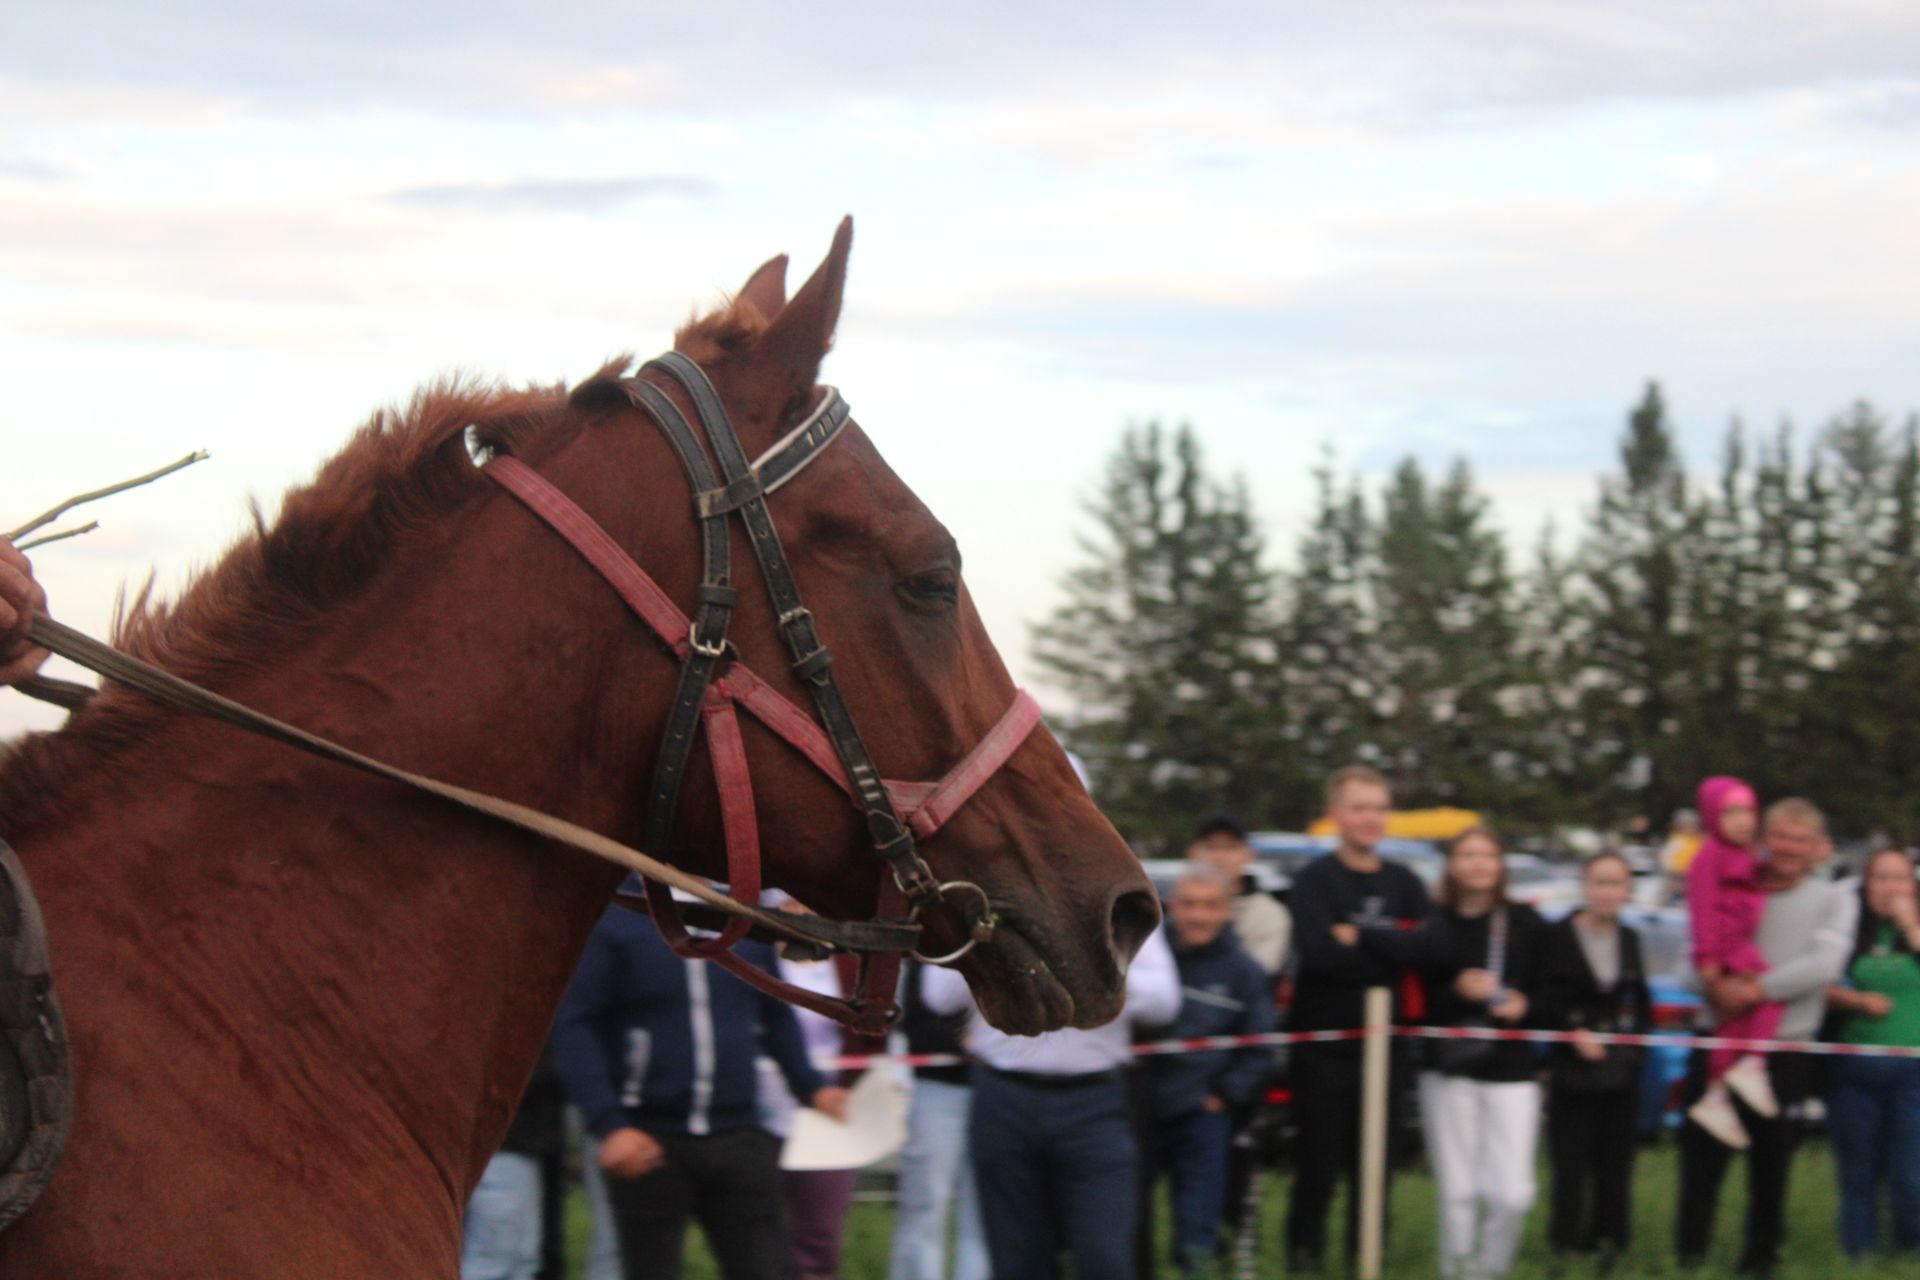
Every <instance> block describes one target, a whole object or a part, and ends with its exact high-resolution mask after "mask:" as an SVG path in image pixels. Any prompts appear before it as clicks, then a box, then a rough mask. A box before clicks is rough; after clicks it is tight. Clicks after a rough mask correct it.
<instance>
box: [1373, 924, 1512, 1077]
mask: <svg viewBox="0 0 1920 1280" xmlns="http://www.w3.org/2000/svg"><path fill="white" fill-rule="evenodd" d="M1502 910H1504V911H1505V913H1506V920H1507V924H1506V929H1507V954H1506V961H1505V963H1504V964H1503V965H1502V967H1501V974H1500V979H1501V981H1502V982H1503V983H1504V984H1505V985H1506V987H1507V988H1509V989H1510V990H1513V991H1518V992H1519V993H1520V994H1521V995H1523V996H1525V997H1526V998H1527V1013H1526V1016H1525V1017H1524V1018H1522V1019H1521V1020H1520V1021H1519V1022H1516V1023H1495V1022H1491V1021H1489V1019H1488V1017H1487V1007H1486V1005H1485V1004H1483V1003H1481V1002H1478V1001H1473V1000H1465V999H1462V998H1461V997H1460V995H1459V994H1458V993H1456V992H1455V991H1454V989H1453V982H1454V979H1455V978H1457V977H1459V976H1460V974H1461V972H1462V971H1463V970H1466V969H1484V968H1486V967H1487V964H1488V953H1489V951H1490V949H1491V943H1492V932H1493V930H1492V925H1493V918H1494V913H1493V912H1488V913H1487V914H1485V915H1478V916H1463V915H1459V914H1457V913H1455V912H1452V911H1448V910H1445V909H1442V910H1440V911H1437V912H1435V913H1434V915H1433V916H1432V918H1430V919H1429V920H1428V921H1427V922H1426V924H1424V925H1422V926H1421V927H1420V928H1418V929H1416V930H1414V931H1413V932H1412V933H1400V932H1393V931H1389V930H1378V929H1367V930H1363V931H1362V933H1361V938H1362V942H1363V945H1365V946H1366V947H1367V948H1368V949H1369V950H1371V951H1373V952H1375V953H1376V954H1379V955H1382V956H1384V957H1387V958H1389V959H1397V960H1400V961H1402V962H1404V963H1406V964H1410V965H1412V966H1413V967H1414V968H1415V969H1418V970H1419V971H1420V975H1421V977H1422V978H1423V979H1424V980H1425V982H1426V989H1427V1016H1426V1019H1425V1021H1426V1024H1427V1025H1428V1026H1433V1027H1462V1026H1495V1027H1512V1028H1515V1029H1522V1030H1524V1029H1531V1028H1537V1027H1539V1026H1540V1025H1541V1023H1540V990H1541V981H1542V979H1543V977H1544V976H1545V943H1546V935H1547V922H1546V921H1544V920H1542V919H1541V918H1540V914H1539V913H1538V912H1537V911H1535V910H1534V909H1533V908H1532V907H1529V906H1527V905H1526V904H1525V903H1519V902H1516V903H1509V904H1508V905H1507V906H1506V907H1504V908H1502ZM1433 1043H1434V1044H1445V1043H1447V1042H1445V1041H1435V1042H1433ZM1449 1057H1450V1055H1448V1054H1447V1053H1445V1052H1444V1051H1439V1050H1436V1051H1434V1052H1431V1053H1429V1054H1428V1055H1427V1060H1428V1062H1429V1064H1430V1066H1431V1067H1433V1068H1434V1069H1437V1070H1441V1071H1445V1072H1447V1073H1448V1074H1453V1075H1460V1076H1464V1077H1466V1078H1468V1079H1470V1080H1484V1081H1487V1082H1489V1083H1495V1084H1500V1083H1513V1082H1515V1081H1521V1080H1531V1079H1533V1078H1534V1076H1535V1075H1536V1074H1538V1072H1539V1069H1540V1055H1539V1053H1538V1051H1537V1050H1535V1048H1534V1047H1533V1045H1531V1044H1529V1043H1527V1042H1526V1041H1524V1040H1502V1041H1498V1042H1495V1043H1494V1044H1492V1046H1491V1047H1490V1048H1489V1049H1488V1050H1487V1051H1486V1052H1485V1053H1483V1054H1476V1055H1475V1056H1474V1061H1473V1062H1472V1063H1471V1065H1464V1066H1459V1067H1457V1068H1456V1067H1454V1066H1450V1065H1449V1061H1448V1059H1449Z"/></svg>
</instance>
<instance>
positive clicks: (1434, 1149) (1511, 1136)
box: [1420, 1071, 1540, 1280]
mask: <svg viewBox="0 0 1920 1280" xmlns="http://www.w3.org/2000/svg"><path fill="white" fill-rule="evenodd" d="M1420 1116H1421V1123H1422V1127H1423V1128H1424V1129H1425V1131H1426V1138H1427V1160H1428V1162H1429V1163H1430V1164H1431V1165H1432V1167H1433V1181H1434V1185H1435V1186H1436V1187H1437V1188H1438V1190H1439V1192H1440V1215H1439V1216H1440V1267H1441V1271H1442V1272H1443V1273H1444V1274H1446V1275H1448V1276H1458V1277H1461V1278H1462V1280H1481V1278H1482V1277H1492V1276H1504V1275H1505V1274H1507V1272H1509V1271H1511V1270H1512V1269H1513V1259H1514V1255H1515V1254H1516V1253H1518V1252H1519V1249H1520V1235H1521V1232H1522V1231H1524V1230H1525V1229H1526V1225H1527V1214H1528V1213H1529V1212H1530V1211H1531V1210H1532V1209H1533V1202H1534V1198H1535V1195H1536V1190H1537V1189H1536V1187H1535V1183H1534V1173H1533V1152H1534V1147H1535V1145H1536V1143H1537V1141H1538V1139H1539V1136H1540V1086H1539V1085H1538V1084H1536V1083H1535V1082H1533V1081H1531V1080H1521V1081H1516V1082H1514V1083H1511V1084H1496V1083H1491V1082H1489V1081H1485V1080H1474V1079H1471V1078H1470V1077H1467V1076H1450V1075H1446V1074H1444V1073H1443V1072H1439V1071H1424V1072H1422V1073H1421V1074H1420Z"/></svg>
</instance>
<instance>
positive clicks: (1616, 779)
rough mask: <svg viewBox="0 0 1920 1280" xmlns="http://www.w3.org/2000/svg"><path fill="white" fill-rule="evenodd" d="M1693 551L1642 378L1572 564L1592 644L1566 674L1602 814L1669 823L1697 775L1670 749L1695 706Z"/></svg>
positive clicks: (1672, 457)
mask: <svg viewBox="0 0 1920 1280" xmlns="http://www.w3.org/2000/svg"><path fill="white" fill-rule="evenodd" d="M1698 549H1699V511H1698V509H1697V507H1696V505H1695V503H1694V500H1693V495H1692V492H1691V488H1690V486H1689V484H1688V482H1687V477H1686V471H1685V469H1684V467H1683V466H1682V464H1681V461H1680V458H1679V455H1678V453H1677V452H1676V450H1675V447H1674V440H1673V431H1672V428H1671V426H1670V425H1669V424H1668V421H1667V411H1666V404H1665V402H1664V400H1663V399H1662V398H1661V395H1660V388H1659V386H1658V384H1655V383H1649V384H1648V386H1647V390H1646V393H1645V395H1644V396H1643V397H1642V398H1641V400H1640V403H1639V404H1638V405H1637V406H1636V407H1635V408H1634V409H1633V411H1632V413H1631V414H1630V415H1629V417H1628V420H1627V433H1626V438H1625V440H1624V441H1623V442H1622V444H1621V448H1620V471H1619V473H1618V474H1617V475H1613V476H1608V477H1604V478H1603V479H1602V480H1601V484H1600V501H1599V503H1598V505H1597V506H1596V507H1595V509H1594V512H1593V516H1592V519H1591V521H1590V522H1589V525H1588V528H1587V531H1586V535H1585V537H1584V538H1583V539H1582V542H1581V545H1580V548H1579V551H1578V553H1577V555H1576V557H1575V561H1574V564H1573V573H1574V575H1575V577H1576V579H1577V585H1578V593H1579V608H1580V611H1581V614H1582V615H1583V616H1582V618H1581V626H1582V628H1583V630H1584V632H1585V634H1586V637H1587V640H1588V644H1587V646H1586V648H1585V652H1584V654H1583V660H1582V661H1581V663H1580V664H1579V667H1578V669H1577V670H1575V671H1574V672H1572V673H1571V675H1572V678H1573V679H1574V680H1575V681H1576V682H1577V686H1578V688H1579V689H1580V703H1579V707H1580V718H1581V720H1582V721H1583V722H1584V724H1585V726H1586V728H1587V731H1588V732H1589V733H1591V734H1592V735H1594V742H1593V746H1594V749H1595V757H1594V759H1593V761H1592V764H1593V766H1594V767H1595V768H1596V776H1595V777H1593V778H1592V779H1591V781H1592V783H1593V784H1594V786H1595V794H1596V798H1597V799H1598V800H1599V802H1600V806H1601V807H1604V809H1605V810H1606V812H1605V814H1604V816H1606V817H1608V818H1614V819H1618V818H1627V817H1647V818H1650V819H1652V820H1653V821H1656V822H1659V821H1664V820H1665V818H1666V816H1667V815H1668V814H1669V813H1671V812H1672V811H1673V810H1674V809H1675V808H1678V807H1681V806H1682V805H1683V804H1684V802H1685V800H1686V797H1687V795H1688V793H1689V792H1690V790H1691V788H1692V786H1693V783H1694V782H1695V780H1696V779H1695V778H1694V777H1693V776H1692V774H1693V769H1692V767H1691V763H1690V762H1688V761H1685V760H1684V759H1679V758H1677V757H1678V756H1680V755H1681V752H1682V750H1683V748H1684V744H1683V743H1682V742H1681V741H1680V732H1681V725H1682V723H1683V722H1684V720H1685V718H1686V717H1687V716H1689V715H1691V714H1694V713H1695V712H1696V710H1697V709H1698V700H1697V698H1696V697H1695V696H1694V694H1693V688H1694V686H1693V684H1692V676H1693V674H1694V671H1695V670H1696V669H1697V665H1698V656H1697V653H1696V652H1693V651H1692V650H1691V646H1693V645H1694V644H1695V642H1696V641H1697V639H1698V637H1697V633H1696V625H1695V624H1696V619H1694V618H1693V617H1692V616H1690V612H1689V604H1690V603H1691V602H1690V600H1689V584H1688V583H1687V581H1686V580H1685V576H1684V575H1685V573H1686V571H1687V570H1688V569H1689V567H1691V566H1693V565H1694V564H1695V563H1696V554H1697V552H1698Z"/></svg>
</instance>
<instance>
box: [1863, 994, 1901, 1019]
mask: <svg viewBox="0 0 1920 1280" xmlns="http://www.w3.org/2000/svg"><path fill="white" fill-rule="evenodd" d="M1853 1007H1854V1010H1855V1011H1856V1012H1858V1013H1863V1014H1865V1015H1866V1016H1867V1017H1869V1018H1884V1017H1886V1016H1887V1015H1888V1014H1890V1013H1892V1012H1893V997H1892V996H1889V995H1885V994H1883V993H1881V992H1878V991H1856V992H1854V994H1853Z"/></svg>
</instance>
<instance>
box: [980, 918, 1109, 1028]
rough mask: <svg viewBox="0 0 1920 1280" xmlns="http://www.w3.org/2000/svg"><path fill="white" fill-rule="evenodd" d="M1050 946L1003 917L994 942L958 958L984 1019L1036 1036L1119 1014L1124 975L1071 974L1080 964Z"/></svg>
mask: <svg viewBox="0 0 1920 1280" xmlns="http://www.w3.org/2000/svg"><path fill="white" fill-rule="evenodd" d="M1043 936H1044V935H1043ZM1050 950H1051V949H1050V948H1043V947H1042V946H1039V945H1036V944H1035V943H1034V942H1032V941H1030V940H1029V938H1028V937H1027V936H1026V934H1024V933H1022V932H1021V931H1020V930H1019V929H1018V928H1017V927H1014V926H1011V925H1010V924H1009V923H1008V922H1005V921H1003V922H1002V924H1001V926H1000V928H999V930H998V931H997V932H996V933H995V935H994V939H993V941H992V942H991V943H990V944H988V945H987V946H984V947H981V948H979V949H978V950H976V951H974V952H973V953H972V954H971V955H970V956H969V957H968V959H967V961H965V962H962V964H961V970H962V972H964V973H965V974H966V976H967V982H968V985H969V986H971V987H972V988H973V997H974V1000H975V1002H977V1003H978V1004H979V1006H980V1012H981V1014H982V1015H984V1016H985V1018H986V1020H987V1021H988V1022H990V1023H992V1024H993V1025H994V1026H995V1027H998V1028H999V1029H1000V1030H1002V1031H1004V1032H1006V1033H1007V1034H1008V1035H1014V1036H1035V1035H1039V1034H1041V1033H1042V1032H1046V1031H1057V1030H1059V1029H1060V1028H1062V1027H1098V1026H1103V1025H1105V1024H1106V1023H1108V1022H1111V1021H1113V1019H1114V1018H1116V1017H1118V1016H1119V1013H1120V1010H1121V1007H1122V1006H1123V1005H1124V1003H1125V999H1126V985H1125V976H1124V975H1123V974H1121V973H1119V972H1118V971H1117V969H1116V971H1115V973H1114V974H1113V975H1111V977H1110V978H1108V980H1106V981H1088V980H1086V976H1085V975H1082V974H1079V973H1077V972H1076V970H1078V969H1079V968H1080V967H1081V966H1078V965H1075V964H1073V963H1072V962H1071V961H1070V960H1066V959H1065V958H1064V957H1056V956H1053V955H1049V954H1048V952H1049V951H1050ZM1063 973H1064V974H1065V975H1066V976H1065V977H1063V976H1062V974H1063Z"/></svg>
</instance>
